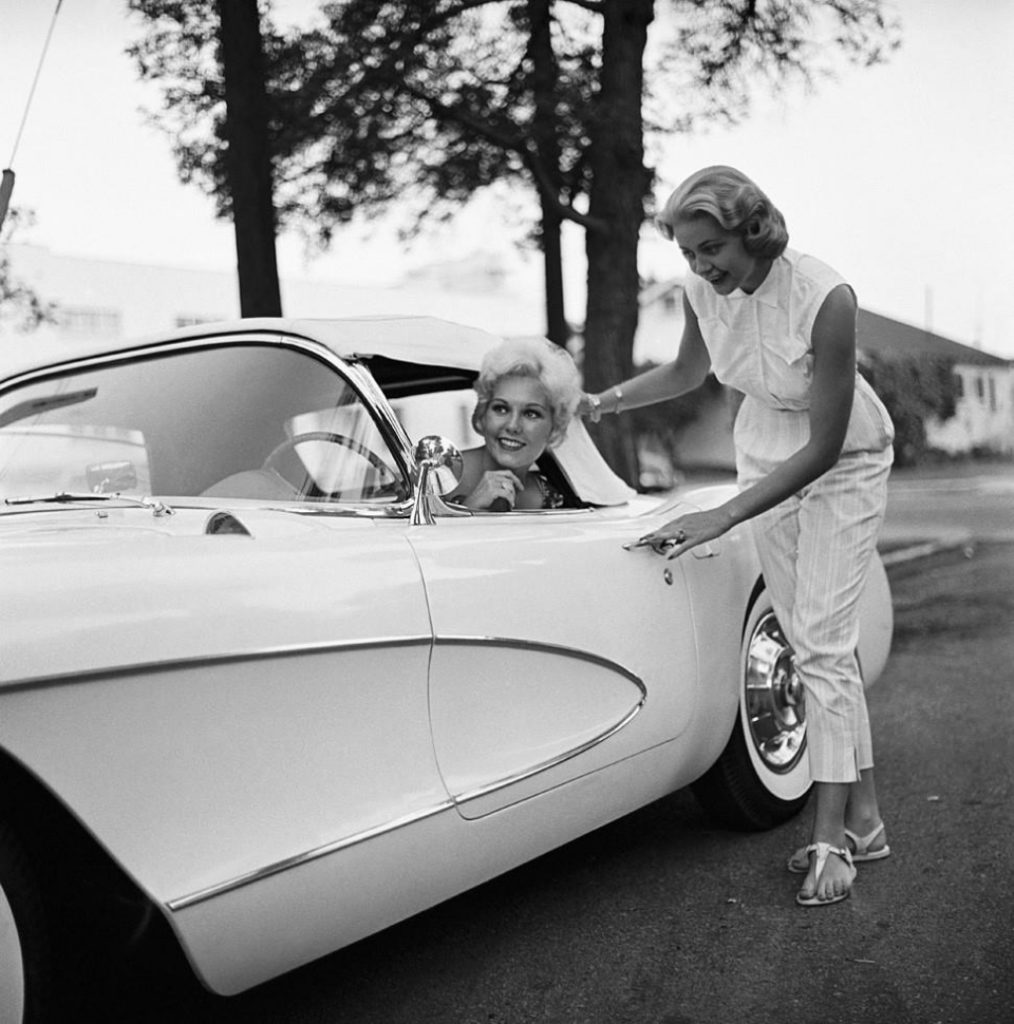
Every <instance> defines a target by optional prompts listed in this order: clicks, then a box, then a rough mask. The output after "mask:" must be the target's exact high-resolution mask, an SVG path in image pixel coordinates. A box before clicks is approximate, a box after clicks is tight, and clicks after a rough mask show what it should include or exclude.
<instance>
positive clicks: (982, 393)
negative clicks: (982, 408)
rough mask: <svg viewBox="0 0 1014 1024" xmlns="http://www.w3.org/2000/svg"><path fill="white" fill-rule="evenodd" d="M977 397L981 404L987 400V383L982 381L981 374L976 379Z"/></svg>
mask: <svg viewBox="0 0 1014 1024" xmlns="http://www.w3.org/2000/svg"><path fill="white" fill-rule="evenodd" d="M975 396H976V398H978V399H979V401H980V402H982V401H984V400H985V398H986V382H985V381H984V380H983V379H982V375H981V374H980V375H978V376H977V377H976V378H975Z"/></svg>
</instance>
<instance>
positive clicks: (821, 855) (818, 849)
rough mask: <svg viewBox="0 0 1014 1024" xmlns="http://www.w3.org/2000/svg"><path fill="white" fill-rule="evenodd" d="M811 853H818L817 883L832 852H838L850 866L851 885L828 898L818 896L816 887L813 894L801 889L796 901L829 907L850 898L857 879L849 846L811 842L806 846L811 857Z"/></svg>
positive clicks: (801, 904)
mask: <svg viewBox="0 0 1014 1024" xmlns="http://www.w3.org/2000/svg"><path fill="white" fill-rule="evenodd" d="M811 853H816V854H817V862H816V865H815V870H814V878H815V879H816V880H817V885H818V887H819V885H820V876H821V875H822V874H823V872H824V865H825V864H826V863H827V858H828V857H829V856H830V855H831V854H832V853H834V854H837V855H838V856H839V857H841V859H842V860H843V861H845V863H846V864H848V866H849V872H850V873H851V876H852V877H851V878H850V879H849V887H848V888H847V889H846V890H845V891H844V892H843V893H840V894H839V895H837V896H831V897H830V898H828V899H826V900H822V899H820V898H819V897H818V896H817V891H816V889H814V892H813V895H812V896H804V895H803V890H802V889H800V890H799V892H797V893H796V902H797V903H798V904H799V905H800V906H801V907H828V906H830V905H831V904H832V903H840V902H841V901H842V900H844V899H848V896H849V893H850V892H852V882H854V881H855V880H856V869H855V865H854V864H853V863H852V854H851V853H850V852H849V849H848V847H847V846H832V845H831V844H830V843H810V845H809V846H808V847H806V855H807V857H809V855H810V854H811Z"/></svg>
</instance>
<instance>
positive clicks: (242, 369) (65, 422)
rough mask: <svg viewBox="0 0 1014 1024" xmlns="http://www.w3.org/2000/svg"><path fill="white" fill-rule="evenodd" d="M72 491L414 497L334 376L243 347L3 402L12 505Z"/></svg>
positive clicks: (33, 388) (81, 375) (57, 379)
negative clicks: (16, 500)
mask: <svg viewBox="0 0 1014 1024" xmlns="http://www.w3.org/2000/svg"><path fill="white" fill-rule="evenodd" d="M61 492H73V493H91V494H112V493H122V494H133V495H147V494H158V495H167V496H208V497H223V498H254V499H261V500H278V501H289V500H291V501H318V502H319V501H340V502H370V503H373V502H380V503H390V502H394V501H398V500H402V499H404V498H405V497H406V496H407V495H408V494H409V493H410V486H409V483H408V480H407V479H406V476H405V473H404V472H403V470H402V468H401V464H400V462H399V460H398V459H397V458H396V457H395V456H394V454H393V453H392V451H391V448H390V446H389V445H388V443H387V441H386V440H385V439H384V436H383V434H382V433H381V431H380V429H379V428H378V426H377V423H376V421H375V420H374V419H373V417H372V415H371V414H370V411H369V409H368V408H367V406H366V404H365V403H364V401H363V399H362V398H361V397H360V395H359V394H358V392H357V391H356V390H355V389H354V388H353V387H352V385H351V384H350V383H349V382H348V381H347V380H345V379H344V378H343V377H342V376H341V375H340V374H338V373H337V372H336V371H335V370H334V369H333V368H332V367H331V366H329V365H327V364H326V363H324V362H322V361H320V360H318V359H316V358H314V357H313V356H312V355H310V354H308V353H305V352H302V351H296V350H294V349H289V348H284V347H281V346H278V345H263V344H260V345H258V344H255V343H243V344H236V343H233V344H227V345H219V346H217V347H209V348H203V349H186V350H182V351H172V352H166V353H157V354H154V355H149V356H146V357H145V358H142V359H134V360H132V361H123V362H112V363H107V364H103V365H100V366H91V367H85V368H82V369H80V370H77V371H73V372H67V373H65V374H61V375H54V376H48V377H46V378H45V379H44V380H40V381H38V382H36V383H32V384H28V385H24V386H22V387H19V388H16V389H12V390H10V391H8V392H6V393H5V394H3V395H2V396H0V498H3V499H12V498H19V497H25V496H29V495H38V496H45V495H52V494H56V493H61Z"/></svg>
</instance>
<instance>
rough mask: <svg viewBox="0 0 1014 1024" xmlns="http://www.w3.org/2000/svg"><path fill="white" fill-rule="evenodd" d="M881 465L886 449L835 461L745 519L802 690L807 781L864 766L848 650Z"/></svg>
mask: <svg viewBox="0 0 1014 1024" xmlns="http://www.w3.org/2000/svg"><path fill="white" fill-rule="evenodd" d="M891 461H892V451H891V449H890V448H889V447H888V448H887V449H886V450H884V451H876V452H852V453H849V454H843V455H842V456H841V457H840V459H839V461H838V462H837V464H836V465H835V466H834V467H833V468H832V469H830V470H828V471H827V472H826V473H825V474H824V475H823V476H821V477H819V478H818V479H817V480H815V481H814V482H813V483H812V484H809V485H808V486H807V487H805V488H804V489H803V490H802V491H800V492H799V493H798V494H795V495H793V496H792V497H790V498H788V499H786V500H785V501H783V502H782V503H781V504H779V505H776V506H775V507H774V508H773V509H770V510H769V511H767V512H764V513H762V514H761V515H759V516H757V517H756V518H755V519H754V520H753V530H754V537H755V540H756V544H757V550H758V554H759V556H760V562H761V569H762V571H763V573H764V580H765V583H766V585H767V588H768V592H769V593H770V595H771V600H772V603H773V605H774V608H775V612H776V614H777V615H778V619H779V621H780V622H781V623H782V627H783V628H784V630H785V633H786V636H787V638H788V640H789V642H790V643H791V644H792V646H793V648H794V649H795V654H796V669H797V671H798V673H799V678H800V681H801V682H802V684H803V687H804V688H805V692H806V736H807V746H808V748H809V757H810V773H811V777H812V778H813V780H814V781H815V782H855V781H856V780H857V779H858V777H859V772H860V771H861V770H863V769H866V768H872V767H873V741H872V738H871V735H870V720H869V715H868V713H867V710H866V697H865V695H864V693H863V681H862V675H861V673H860V666H859V661H858V658H857V655H856V645H857V643H858V639H859V599H860V597H861V595H862V592H863V585H864V583H865V581H866V574H867V571H868V569H869V565H870V561H871V559H872V556H873V554H874V552H875V550H876V544H877V535H878V533H879V531H880V526H881V523H882V522H883V519H884V510H885V505H886V503H887V477H888V474H889V473H890V468H891Z"/></svg>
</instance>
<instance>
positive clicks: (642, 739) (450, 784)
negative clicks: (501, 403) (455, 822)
mask: <svg viewBox="0 0 1014 1024" xmlns="http://www.w3.org/2000/svg"><path fill="white" fill-rule="evenodd" d="M643 529H644V523H643V521H640V522H638V521H636V520H635V519H634V518H633V517H632V516H628V517H626V518H624V516H623V515H622V514H617V513H616V512H607V511H592V510H575V511H563V510H560V511H553V512H539V513H507V514H502V515H477V516H473V517H466V518H454V519H441V520H438V521H437V523H436V524H434V525H432V526H420V527H418V528H416V529H414V530H413V531H412V532H411V533H410V535H409V537H410V542H411V544H412V546H413V548H414V549H415V551H416V553H417V556H418V559H419V564H420V567H421V570H422V575H423V578H424V581H425V586H426V591H427V596H428V600H429V607H430V615H431V620H432V626H433V633H434V649H433V655H432V661H431V667H430V715H431V721H432V729H433V740H434V747H435V749H436V755H437V761H438V764H439V767H440V770H441V773H442V775H443V778H444V781H445V784H446V785H447V788H448V790H449V792H450V795H451V797H452V798H453V799H454V800H455V802H456V804H457V807H458V810H459V811H460V813H461V814H462V815H463V816H465V817H466V818H476V817H481V816H483V815H485V814H488V813H490V812H491V811H495V810H498V809H500V808H503V807H506V806H508V805H510V804H513V803H515V802H517V801H519V800H523V799H525V798H526V797H529V796H531V795H533V794H535V793H539V792H543V791H544V790H546V789H549V788H552V787H555V786H559V785H561V784H563V783H565V782H567V781H569V780H571V779H574V778H577V777H579V776H581V775H583V774H586V773H588V772H593V771H595V770H597V769H599V768H602V767H603V766H605V765H608V764H611V763H613V762H615V761H618V760H620V759H623V758H627V757H629V756H631V755H632V754H635V753H637V752H639V751H641V750H644V749H647V748H648V747H651V746H654V745H657V744H661V743H664V742H666V741H667V740H670V739H672V738H673V737H676V736H678V735H679V734H680V733H681V732H682V731H683V730H684V729H685V727H686V726H687V723H688V722H689V721H690V720H691V717H692V715H693V706H694V701H695V692H696V685H697V650H696V645H695V640H694V631H693V623H692V615H691V609H690V606H689V601H688V595H687V587H686V582H685V577H684V570H683V568H682V567H681V566H680V565H679V564H678V563H664V562H663V560H661V559H658V558H653V557H652V558H649V557H638V556H637V555H635V554H633V553H631V552H628V551H625V550H624V549H623V547H622V543H623V541H625V540H628V539H629V538H630V537H633V536H637V534H638V532H639V531H643Z"/></svg>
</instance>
